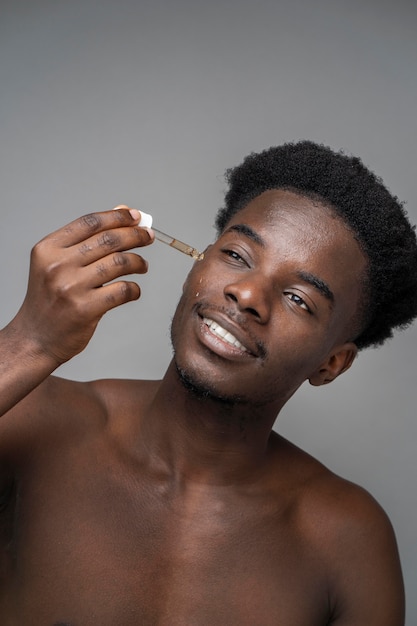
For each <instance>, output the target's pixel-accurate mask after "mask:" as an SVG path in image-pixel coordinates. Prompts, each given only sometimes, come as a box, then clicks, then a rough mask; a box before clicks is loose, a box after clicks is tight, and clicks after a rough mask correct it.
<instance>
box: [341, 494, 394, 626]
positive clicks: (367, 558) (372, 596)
mask: <svg viewBox="0 0 417 626" xmlns="http://www.w3.org/2000/svg"><path fill="white" fill-rule="evenodd" d="M347 500H348V501H347V506H348V507H349V508H348V509H347V510H346V516H345V520H344V521H343V522H342V523H341V524H340V528H339V533H338V536H336V537H333V541H334V545H333V549H332V550H333V555H332V556H333V563H332V580H331V581H330V582H331V589H332V598H331V600H332V607H333V612H332V614H333V619H332V621H331V622H330V624H332V626H403V624H404V619H405V617H404V613H405V609H404V605H405V601H404V586H403V578H402V573H401V565H400V559H399V555H398V549H397V543H396V539H395V535H394V531H393V529H392V526H391V523H390V521H389V519H388V517H387V515H386V514H385V512H384V511H383V510H382V509H381V507H380V506H379V505H378V504H377V503H376V502H375V501H374V500H373V498H371V496H369V494H367V493H366V492H361V490H357V491H356V492H355V493H354V495H353V496H350V497H348V498H347Z"/></svg>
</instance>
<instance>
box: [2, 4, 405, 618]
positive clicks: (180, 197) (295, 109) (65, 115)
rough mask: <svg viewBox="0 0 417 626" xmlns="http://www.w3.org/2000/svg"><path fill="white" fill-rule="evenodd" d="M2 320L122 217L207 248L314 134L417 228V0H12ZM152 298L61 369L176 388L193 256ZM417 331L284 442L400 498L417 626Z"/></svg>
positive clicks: (313, 404)
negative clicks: (244, 179)
mask: <svg viewBox="0 0 417 626" xmlns="http://www.w3.org/2000/svg"><path fill="white" fill-rule="evenodd" d="M0 7H1V8H0V113H1V115H0V159H1V163H0V165H1V167H0V206H1V257H0V258H1V278H0V281H1V282H0V289H1V294H2V298H1V307H0V323H1V325H4V324H6V322H7V321H8V320H9V319H10V318H11V317H12V315H13V314H14V313H15V311H16V310H17V308H18V306H19V304H20V302H21V300H22V298H23V296H24V292H25V287H26V279H27V268H28V258H29V250H30V248H31V247H32V245H33V244H34V243H35V242H36V241H37V240H38V239H40V238H41V237H42V236H43V235H45V234H47V233H48V232H51V231H52V230H54V229H56V228H58V227H59V226H61V225H63V224H65V223H67V222H69V221H70V220H72V219H74V218H76V217H77V216H79V215H80V214H83V213H86V212H89V211H96V210H103V209H108V208H111V207H113V206H114V205H116V204H119V203H128V204H130V205H131V206H135V207H138V208H141V207H142V208H143V209H144V210H146V211H147V212H151V213H153V215H154V223H155V225H156V226H159V227H160V228H161V230H165V231H166V232H169V233H172V234H174V235H176V236H178V237H179V238H182V239H183V240H185V241H186V242H189V243H192V244H193V245H194V246H196V247H200V248H203V247H204V246H205V245H206V244H207V243H209V242H210V241H212V239H213V237H214V229H213V228H212V224H213V220H214V213H215V211H216V209H217V207H218V206H220V205H221V203H222V194H223V191H224V187H225V185H224V181H223V172H224V170H225V169H226V168H227V167H229V166H233V165H235V164H237V163H238V162H240V161H241V159H242V158H243V157H244V156H245V155H246V154H247V153H249V152H250V151H252V150H259V149H263V148H266V147H269V146H270V145H273V144H279V143H282V142H283V141H289V140H297V139H302V138H309V139H313V140H317V141H319V142H323V143H326V144H328V145H331V146H332V147H333V148H336V149H339V148H342V149H344V150H345V151H347V152H349V153H354V154H358V155H360V156H361V157H362V158H363V160H364V161H365V163H366V164H367V165H369V166H370V167H371V169H373V170H375V171H376V172H377V173H378V174H379V175H380V176H381V177H382V178H383V179H384V181H385V182H386V184H387V185H388V187H389V188H390V189H391V190H392V191H393V192H394V193H395V194H396V195H398V196H399V197H400V199H402V200H404V201H406V202H407V208H408V211H409V214H410V216H411V218H412V221H413V222H417V208H416V196H417V176H416V161H417V116H416V105H417V82H416V79H417V36H416V32H417V28H416V26H417V19H416V18H417V9H416V5H415V2H414V0H408V1H406V0H396V2H395V3H394V2H387V1H385V0H381V1H377V0H373V1H372V0H352V1H350V2H347V1H337V0H320V1H316V2H314V1H310V2H308V1H307V0H304V1H297V0H292V1H291V0H284V1H277V0H275V1H272V0H270V1H268V0H257V1H256V2H255V1H254V2H249V1H245V0H243V1H240V2H239V1H238V0H229V1H227V0H225V1H223V2H221V1H220V0H211V1H208V0H194V1H191V0H178V1H177V0H172V1H171V2H169V0H152V2H150V1H149V2H140V1H137V2H134V1H133V0H117V1H116V0H114V1H101V2H99V1H94V0H93V1H88V0H84V1H83V2H82V1H80V0H72V1H67V2H61V1H59V0H56V1H50V2H48V1H45V2H42V1H40V2H36V1H32V2H30V1H29V0H26V1H24V2H19V0H15V1H13V2H1V3H0ZM146 257H147V258H148V260H149V262H150V271H149V274H148V275H147V276H146V277H145V278H144V279H143V280H142V283H141V284H142V288H143V296H142V298H141V300H140V301H139V302H136V303H130V304H128V305H126V306H125V307H122V308H120V309H118V310H116V311H112V312H110V313H109V314H108V315H107V316H106V317H105V319H103V320H102V323H101V325H100V327H99V329H98V331H97V333H96V335H95V336H94V338H93V339H92V341H91V343H90V345H89V347H88V348H87V350H86V351H85V352H84V353H83V354H82V355H80V356H79V357H77V358H75V359H74V360H73V361H72V362H71V363H69V364H67V365H65V366H63V367H62V368H61V369H60V370H59V373H60V374H61V375H62V376H65V377H72V378H76V379H79V380H86V379H91V378H99V377H110V376H115V377H145V378H155V377H160V376H161V375H162V374H163V372H164V370H165V366H166V364H167V363H168V360H169V358H170V355H171V350H170V344H169V338H168V327H169V323H170V318H171V314H172V312H173V310H174V307H175V304H176V302H177V298H178V295H179V290H180V288H181V285H182V281H183V279H184V277H185V275H186V272H187V271H188V269H189V267H190V265H191V261H190V260H189V259H188V258H187V257H185V256H183V255H180V254H179V253H176V252H175V251H173V250H170V249H168V248H167V247H165V246H163V245H162V244H158V243H157V244H155V245H154V246H153V247H152V249H149V248H148V249H147V250H146ZM416 346H417V328H416V327H415V326H414V327H412V328H411V329H408V330H407V331H405V332H404V333H402V334H400V335H398V336H397V337H396V338H395V339H394V340H393V341H392V342H390V343H389V344H388V345H387V346H385V347H383V348H382V349H379V350H371V351H369V352H368V353H364V354H363V355H361V356H360V357H359V359H358V360H357V362H356V363H355V365H354V367H353V369H351V370H350V372H348V373H347V374H345V375H344V376H342V377H341V378H340V379H339V380H338V381H336V382H335V383H334V384H333V385H331V386H329V387H326V388H322V389H316V388H312V387H309V386H308V385H305V386H304V387H303V388H302V389H301V390H300V391H299V393H298V396H296V397H295V398H294V399H293V400H292V401H291V402H290V404H289V405H288V406H287V408H286V409H285V411H284V412H283V413H282V415H281V416H280V418H279V420H278V421H277V425H276V428H277V429H279V431H280V432H281V433H283V434H284V435H285V436H287V437H288V438H290V439H292V440H293V441H295V442H296V443H297V444H298V445H300V446H302V447H304V448H306V449H307V450H308V451H309V452H310V453H311V454H313V455H316V456H318V457H319V458H320V459H321V460H322V461H323V462H324V463H326V464H327V465H328V466H329V467H330V468H332V469H333V470H334V471H335V472H338V473H340V474H342V475H344V476H346V477H347V478H349V479H351V480H353V481H355V482H358V483H360V484H362V485H363V486H365V487H366V488H367V489H368V490H370V491H371V492H372V493H373V494H374V495H375V496H376V498H377V499H378V500H379V501H380V502H381V504H382V505H383V506H384V508H385V509H386V510H387V512H388V514H389V515H390V517H391V519H392V521H393V524H394V526H395V529H396V532H397V537H398V542H399V546H400V551H401V557H402V563H403V568H404V575H405V581H406V587H407V595H408V621H407V624H408V626H413V625H415V624H417V594H416V583H417V543H416V540H415V535H416V532H415V531H416V526H417V480H416V478H417V467H416V457H415V453H414V448H415V446H416V442H417V420H416V415H415V413H416V411H415V402H416V399H417V391H416V374H415V368H416V363H417V355H416Z"/></svg>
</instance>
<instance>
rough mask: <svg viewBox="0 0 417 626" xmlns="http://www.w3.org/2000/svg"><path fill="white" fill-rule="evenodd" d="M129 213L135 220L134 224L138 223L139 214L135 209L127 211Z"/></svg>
mask: <svg viewBox="0 0 417 626" xmlns="http://www.w3.org/2000/svg"><path fill="white" fill-rule="evenodd" d="M129 213H130V215H131V216H132V218H133V219H134V220H135V222H138V221H139V220H140V212H139V211H138V210H137V209H129Z"/></svg>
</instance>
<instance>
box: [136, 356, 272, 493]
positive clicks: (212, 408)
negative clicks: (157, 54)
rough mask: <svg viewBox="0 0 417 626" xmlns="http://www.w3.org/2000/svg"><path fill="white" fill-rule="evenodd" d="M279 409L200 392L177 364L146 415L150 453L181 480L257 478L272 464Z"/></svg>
mask: <svg viewBox="0 0 417 626" xmlns="http://www.w3.org/2000/svg"><path fill="white" fill-rule="evenodd" d="M277 412H278V411H277V407H265V406H264V407H262V408H259V407H253V406H250V405H248V404H243V403H239V402H230V401H229V402H224V401H220V400H218V399H214V398H212V397H210V396H208V397H203V396H201V395H199V394H196V393H194V392H193V391H191V390H190V389H189V388H187V386H186V385H184V384H183V382H182V381H181V380H180V376H179V374H178V372H177V370H176V367H175V365H174V363H171V364H170V366H169V368H168V370H167V373H166V375H165V377H164V379H163V380H162V382H161V384H160V386H159V389H158V391H157V393H156V394H155V397H154V398H153V401H152V403H151V405H150V407H149V410H148V411H147V413H146V415H145V416H144V418H143V422H142V426H141V442H142V444H143V450H144V454H145V456H147V457H148V462H149V463H150V464H154V463H155V465H157V466H158V468H159V471H163V472H164V473H165V472H167V473H168V474H169V475H170V476H171V477H172V476H174V477H176V479H178V481H184V482H185V481H194V482H201V483H203V482H206V483H216V484H227V483H229V482H231V481H233V483H236V482H239V481H242V482H245V481H248V480H253V479H254V478H256V476H257V475H260V474H262V473H263V471H264V470H265V468H266V465H267V463H268V459H269V455H270V447H271V446H270V441H271V437H270V436H271V430H272V426H273V423H274V421H275V418H276V415H277Z"/></svg>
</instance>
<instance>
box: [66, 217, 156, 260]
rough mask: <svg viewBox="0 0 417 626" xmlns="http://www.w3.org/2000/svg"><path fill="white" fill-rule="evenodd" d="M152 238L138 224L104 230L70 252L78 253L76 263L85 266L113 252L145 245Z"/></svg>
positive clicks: (150, 241)
mask: <svg viewBox="0 0 417 626" xmlns="http://www.w3.org/2000/svg"><path fill="white" fill-rule="evenodd" d="M152 241H153V239H152V237H151V235H150V233H149V231H148V230H147V229H145V228H141V227H140V226H131V227H129V228H117V229H112V230H105V231H103V232H101V233H98V234H97V235H94V236H93V237H89V238H88V239H86V240H85V241H82V242H80V243H78V244H76V245H75V246H72V247H71V249H70V250H71V254H73V255H79V256H80V258H79V259H76V263H77V265H81V266H86V265H90V264H91V263H94V262H95V261H98V260H99V259H104V258H105V257H106V256H108V255H110V254H112V253H113V252H123V251H125V250H131V249H132V248H139V247H143V246H147V245H149V244H150V243H152Z"/></svg>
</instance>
